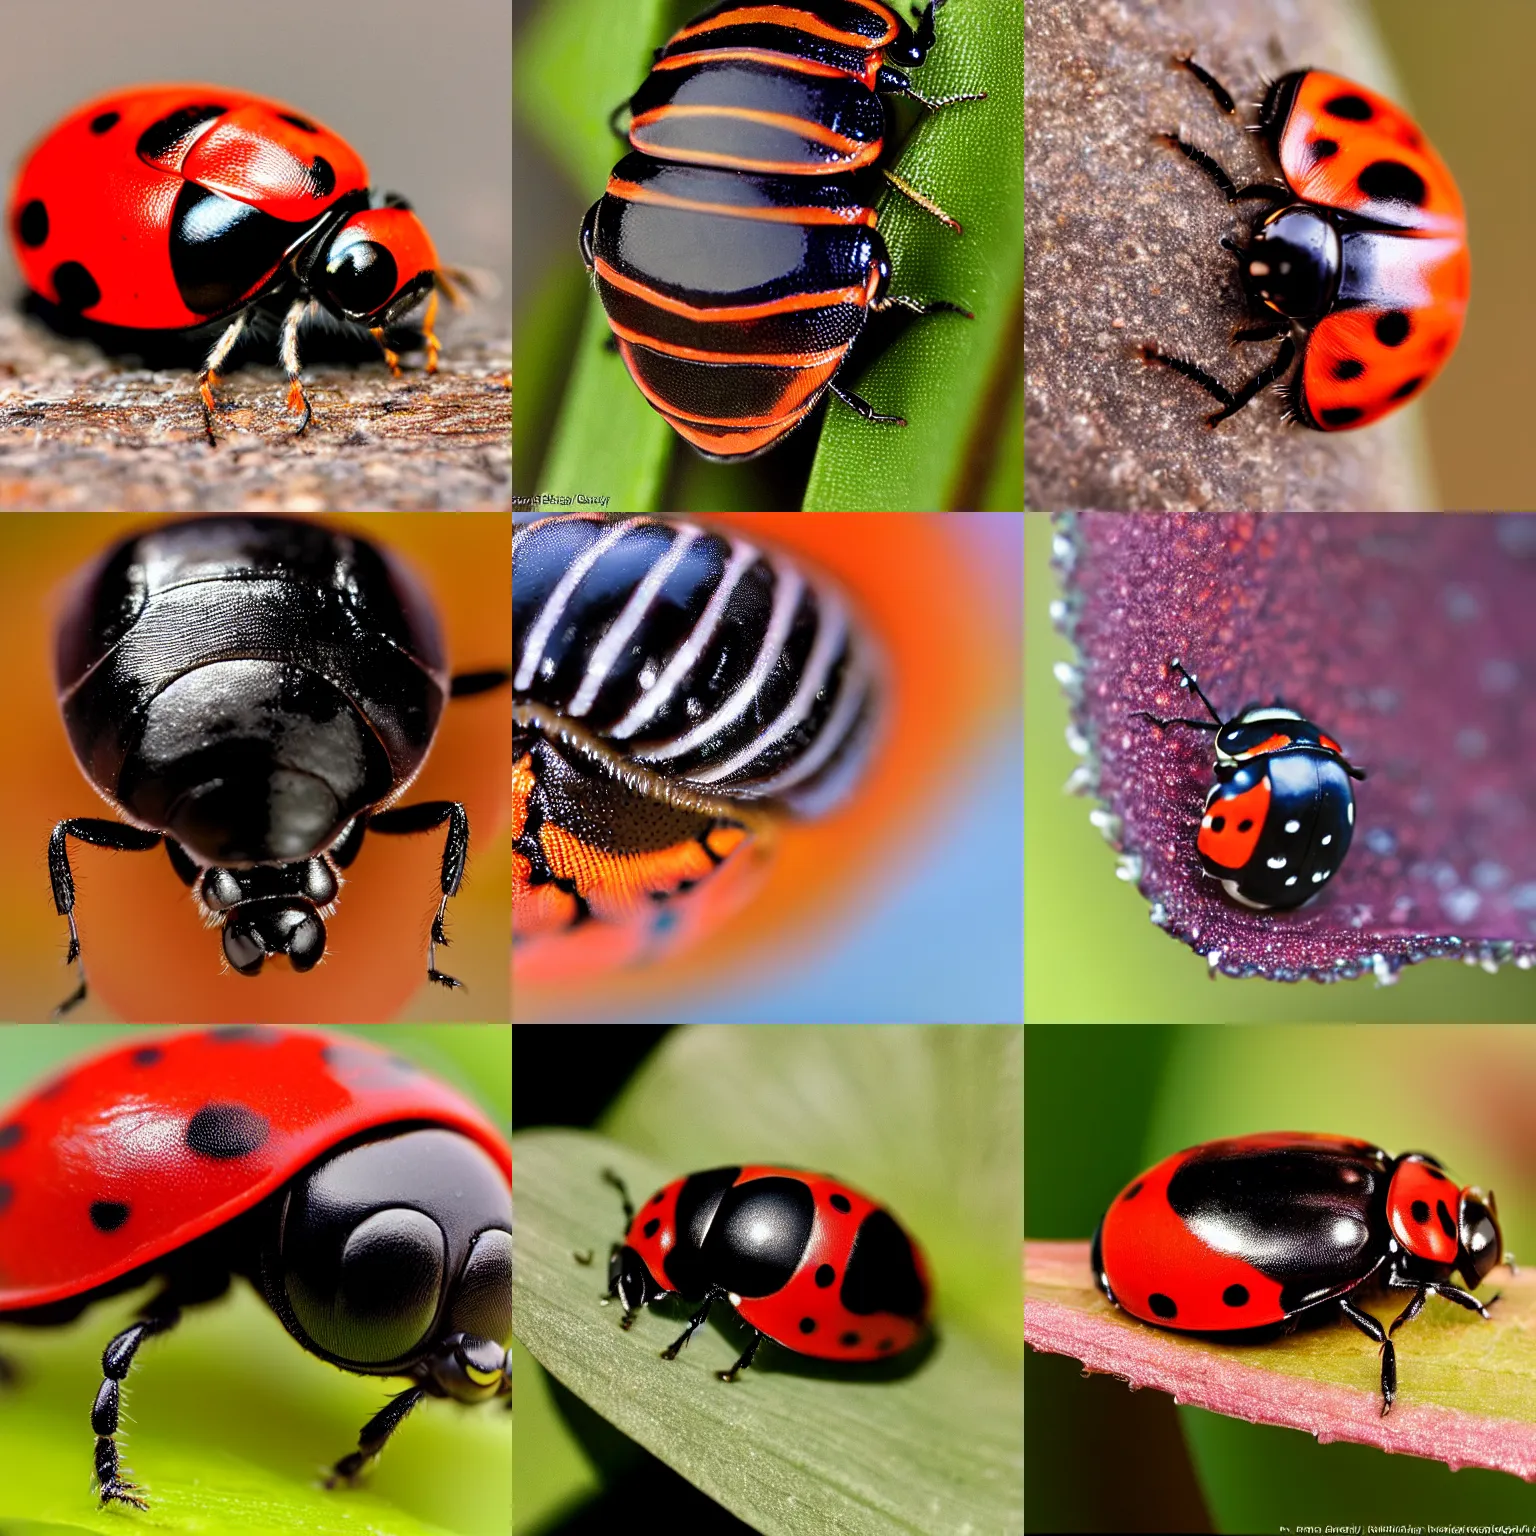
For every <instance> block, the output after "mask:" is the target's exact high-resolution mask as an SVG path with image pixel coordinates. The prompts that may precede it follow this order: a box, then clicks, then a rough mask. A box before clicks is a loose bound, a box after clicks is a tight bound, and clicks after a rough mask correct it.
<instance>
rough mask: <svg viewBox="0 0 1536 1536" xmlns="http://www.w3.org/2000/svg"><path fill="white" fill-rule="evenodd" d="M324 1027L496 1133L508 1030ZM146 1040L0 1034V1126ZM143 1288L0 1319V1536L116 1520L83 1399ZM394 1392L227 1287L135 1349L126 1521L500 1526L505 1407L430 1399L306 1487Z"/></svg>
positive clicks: (457, 1533) (204, 1525) (507, 1454)
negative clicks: (14, 1110)
mask: <svg viewBox="0 0 1536 1536" xmlns="http://www.w3.org/2000/svg"><path fill="white" fill-rule="evenodd" d="M329 1032H330V1033H336V1034H355V1035H360V1036H362V1037H364V1038H366V1039H369V1040H372V1041H374V1042H376V1043H378V1044H380V1045H383V1046H385V1047H387V1048H388V1049H390V1050H392V1051H397V1052H399V1053H400V1054H401V1055H402V1056H407V1057H409V1058H410V1059H411V1060H412V1061H414V1062H416V1063H418V1064H419V1065H420V1066H421V1067H423V1068H424V1069H425V1070H427V1071H430V1072H432V1073H433V1074H434V1075H435V1076H437V1077H439V1078H441V1079H442V1080H443V1081H445V1082H447V1083H450V1084H452V1085H453V1086H454V1087H456V1088H458V1089H459V1090H460V1091H461V1092H463V1093H465V1094H467V1095H468V1096H469V1097H470V1098H472V1099H474V1100H475V1101H476V1102H478V1103H479V1104H480V1105H481V1106H482V1107H483V1108H484V1109H485V1110H486V1111H487V1112H488V1113H489V1114H490V1115H491V1117H492V1118H493V1119H494V1120H495V1121H496V1122H497V1123H498V1124H502V1125H510V1120H511V1111H512V1043H511V1034H512V1027H511V1025H510V1024H487V1025H475V1024H463V1025H458V1024H437V1025H430V1024H429V1025H408V1024H396V1025H379V1026H375V1027H370V1028H357V1029H335V1030H332V1031H329ZM161 1033H163V1032H162V1031H157V1030H146V1029H144V1028H142V1027H137V1026H131V1025H130V1026H122V1025H92V1024H75V1025H59V1024H52V1025H49V1024H39V1025H29V1024H16V1025H10V1026H7V1027H6V1028H4V1029H0V1119H3V1118H4V1113H5V1107H6V1106H7V1105H8V1104H10V1103H12V1102H14V1101H15V1100H16V1099H17V1098H18V1097H19V1096H20V1095H22V1094H23V1093H24V1092H26V1091H27V1090H28V1089H29V1088H30V1087H32V1086H33V1085H35V1084H37V1083H39V1082H41V1081H43V1080H45V1079H46V1078H47V1077H48V1076H50V1075H51V1074H52V1073H53V1071H54V1070H55V1069H56V1068H57V1067H58V1066H59V1065H60V1064H62V1063H63V1062H66V1061H68V1060H71V1059H73V1058H75V1057H78V1056H81V1055H88V1054H90V1053H91V1052H92V1051H94V1050H96V1049H98V1048H105V1047H107V1046H108V1045H110V1044H112V1043H113V1042H115V1041H117V1040H121V1039H128V1038H132V1039H134V1040H149V1039H153V1038H155V1037H156V1036H157V1035H159V1034H161ZM146 1294H148V1292H147V1291H144V1292H131V1293H129V1294H127V1295H125V1296H120V1297H115V1298H112V1299H110V1300H108V1301H104V1302H102V1303H101V1304H100V1305H99V1306H96V1307H93V1308H89V1309H87V1311H86V1312H85V1313H84V1314H83V1315H82V1316H81V1317H80V1318H79V1319H77V1320H76V1321H75V1322H73V1323H70V1324H68V1325H66V1326H63V1327H59V1328H48V1329H30V1328H29V1329H19V1328H6V1327H3V1326H0V1352H3V1353H4V1355H5V1356H6V1358H7V1359H8V1360H10V1361H11V1362H13V1363H14V1364H15V1365H16V1367H17V1368H18V1371H19V1372H20V1379H19V1381H18V1383H17V1384H16V1385H15V1386H14V1387H8V1388H5V1389H4V1390H3V1391H0V1529H3V1530H4V1531H5V1532H6V1533H8V1536H9V1533H12V1532H15V1533H17V1536H19V1533H21V1532H22V1531H32V1530H36V1531H38V1532H42V1531H44V1530H47V1531H49V1532H53V1531H64V1530H66V1529H67V1530H69V1531H77V1530H78V1531H98V1530H99V1531H122V1530H125V1529H126V1528H127V1527H126V1526H125V1524H124V1512H123V1511H122V1510H121V1509H113V1510H108V1511H98V1509H97V1501H96V1497H95V1494H94V1491H93V1490H92V1488H91V1482H90V1473H91V1445H92V1440H91V1427H90V1404H91V1399H92V1397H93V1395H94V1393H95V1391H96V1388H97V1387H98V1386H99V1384H100V1381H101V1367H100V1360H101V1350H102V1347H103V1345H105V1343H106V1342H107V1340H108V1339H109V1338H110V1337H111V1336H112V1335H113V1333H115V1332H116V1331H117V1330H118V1329H119V1328H121V1327H123V1326H124V1325H125V1324H126V1322H127V1321H128V1320H129V1319H131V1317H132V1316H133V1305H134V1303H135V1301H137V1300H138V1299H139V1298H140V1297H141V1296H143V1295H146ZM399 1386H400V1383H399V1382H398V1381H392V1380H385V1379H380V1378H375V1377H367V1376H354V1375H350V1374H348V1373H347V1372H344V1371H340V1370H337V1369H336V1368H334V1367H333V1366H331V1365H328V1364H327V1363H325V1362H324V1361H322V1360H319V1359H316V1358H315V1357H313V1356H311V1355H308V1354H306V1353H305V1352H304V1351H303V1349H301V1348H300V1346H299V1345H298V1344H297V1343H296V1342H295V1341H294V1340H293V1339H291V1338H290V1337H289V1336H288V1334H287V1332H286V1331H285V1329H284V1328H283V1325H282V1323H280V1322H279V1321H278V1319H277V1318H276V1317H274V1316H273V1314H272V1313H271V1312H270V1311H269V1310H268V1309H267V1307H266V1306H265V1305H263V1303H262V1302H261V1301H260V1300H259V1299H257V1297H256V1296H255V1294H254V1293H253V1292H252V1290H251V1288H250V1287H249V1286H248V1285H246V1284H245V1283H244V1282H243V1281H238V1280H237V1281H236V1282H235V1284H234V1286H233V1287H232V1289H231V1292H230V1294H229V1296H227V1297H226V1298H224V1299H223V1300H221V1301H218V1302H214V1303H211V1304H209V1305H208V1306H206V1307H201V1308H195V1309H192V1310H190V1311H189V1312H188V1313H187V1314H186V1316H185V1318H184V1319H183V1321H182V1323H181V1326H180V1327H179V1328H177V1329H176V1331H175V1332H174V1333H173V1334H171V1335H170V1336H169V1337H167V1338H164V1339H158V1340H155V1341H153V1342H152V1343H150V1344H149V1345H146V1347H145V1349H144V1351H143V1352H142V1354H141V1355H140V1356H139V1359H138V1362H137V1364H136V1365H135V1368H134V1371H133V1374H132V1376H131V1378H130V1380H129V1382H128V1389H127V1393H126V1397H125V1408H124V1424H125V1427H126V1430H127V1433H126V1434H125V1435H123V1436H122V1437H121V1439H122V1443H123V1446H124V1453H125V1457H124V1459H125V1462H126V1463H127V1464H128V1465H130V1466H131V1467H133V1468H134V1470H135V1471H136V1473H137V1474H138V1475H139V1478H140V1480H141V1481H142V1482H143V1483H144V1484H145V1485H146V1486H147V1487H148V1489H149V1493H150V1497H151V1499H152V1501H153V1502H152V1507H151V1513H150V1514H149V1515H148V1516H134V1517H133V1518H135V1519H137V1520H138V1521H140V1522H141V1523H142V1522H144V1521H146V1520H147V1521H148V1522H149V1523H150V1524H151V1525H152V1526H153V1528H154V1529H155V1530H156V1531H189V1532H190V1531H198V1532H202V1533H207V1536H226V1533H228V1536H233V1533H235V1532H241V1533H255V1532H261V1533H265V1532H267V1531H269V1530H272V1531H293V1530H297V1529H302V1530H304V1531H306V1532H308V1533H310V1536H329V1533H331V1532H333V1531H335V1532H340V1531H343V1530H344V1531H362V1530H364V1529H366V1530H368V1531H371V1532H376V1533H378V1536H441V1533H444V1532H451V1533H453V1536H506V1533H507V1530H508V1527H509V1525H510V1522H511V1508H512V1456H511V1439H512V1415H511V1414H510V1413H507V1412H506V1411H505V1409H504V1406H503V1405H502V1404H501V1403H495V1404H490V1405H485V1406H482V1407H478V1408H474V1409H465V1408H461V1407H460V1406H459V1405H457V1404H453V1403H445V1402H437V1401H434V1400H428V1401H427V1402H425V1403H423V1404H422V1406H421V1407H419V1408H418V1409H417V1410H416V1411H415V1412H414V1413H413V1414H412V1415H411V1418H410V1420H409V1421H408V1422H407V1423H406V1424H405V1425H404V1426H403V1427H402V1428H401V1430H400V1431H399V1433H398V1434H397V1435H396V1436H395V1438H394V1439H393V1440H392V1441H391V1443H390V1445H389V1448H388V1450H387V1451H386V1452H385V1453H384V1455H383V1456H381V1457H380V1459H379V1462H378V1464H377V1465H376V1466H375V1468H374V1469H373V1471H372V1473H371V1474H370V1475H369V1477H368V1479H367V1481H366V1483H365V1485H364V1486H362V1487H360V1488H358V1489H356V1490H348V1491H346V1492H337V1493H328V1492H326V1491H324V1490H323V1489H322V1488H321V1486H320V1474H321V1472H322V1470H323V1469H324V1468H325V1467H327V1466H328V1465H329V1464H330V1463H332V1462H333V1461H335V1460H336V1458H337V1457H338V1456H341V1455H344V1454H345V1453H346V1452H347V1451H349V1450H350V1449H351V1448H352V1447H353V1446H355V1445H356V1443H357V1433H358V1431H359V1430H360V1429H361V1428H362V1426H363V1424H364V1423H365V1422H366V1420H367V1419H368V1418H369V1417H370V1416H371V1415H372V1414H373V1413H375V1412H377V1411H378V1409H379V1408H380V1406H382V1404H383V1403H384V1401H385V1400H386V1399H387V1397H388V1396H389V1395H390V1394H391V1393H393V1392H395V1391H398V1390H399ZM23 1517H30V1518H23ZM33 1520H36V1521H40V1522H43V1523H41V1524H36V1525H34V1524H32V1523H31V1522H32V1521H33ZM50 1521H53V1522H57V1523H53V1524H50V1523H48V1522H50ZM66 1522H67V1523H66ZM146 1528H147V1527H146Z"/></svg>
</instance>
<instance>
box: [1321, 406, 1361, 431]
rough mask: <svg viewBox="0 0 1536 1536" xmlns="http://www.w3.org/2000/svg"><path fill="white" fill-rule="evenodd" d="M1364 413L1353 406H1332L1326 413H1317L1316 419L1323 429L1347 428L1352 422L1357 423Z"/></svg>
mask: <svg viewBox="0 0 1536 1536" xmlns="http://www.w3.org/2000/svg"><path fill="white" fill-rule="evenodd" d="M1363 415H1365V412H1364V411H1362V410H1360V409H1359V408H1358V407H1357V406H1353V405H1334V406H1330V407H1329V408H1328V409H1327V410H1326V411H1320V412H1319V413H1318V419H1319V420H1320V421H1321V422H1322V424H1323V425H1324V426H1325V427H1347V426H1348V425H1349V424H1350V423H1351V422H1353V421H1359V420H1360V418H1361V417H1362V416H1363Z"/></svg>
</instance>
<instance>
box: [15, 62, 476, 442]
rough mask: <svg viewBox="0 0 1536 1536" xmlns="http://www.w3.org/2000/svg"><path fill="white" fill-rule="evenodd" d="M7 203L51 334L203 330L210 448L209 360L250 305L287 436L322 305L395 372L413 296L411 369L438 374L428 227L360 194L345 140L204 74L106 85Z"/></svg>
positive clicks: (52, 139) (214, 360)
mask: <svg viewBox="0 0 1536 1536" xmlns="http://www.w3.org/2000/svg"><path fill="white" fill-rule="evenodd" d="M10 214H11V216H10V227H11V239H12V243H13V245H14V247H15V251H16V260H17V262H18V264H19V265H20V267H21V272H22V276H23V277H24V278H25V279H26V283H27V286H28V287H29V288H30V289H31V290H32V292H33V293H34V294H35V295H37V296H38V298H40V299H41V300H42V301H43V305H42V307H43V309H44V311H45V313H51V314H53V315H54V316H55V317H56V318H57V319H58V320H59V321H61V322H62V323H64V324H65V325H66V326H67V327H69V328H74V329H80V328H89V327H97V328H99V329H100V330H101V331H102V333H103V334H104V335H105V334H111V335H113V336H114V337H115V338H116V339H117V340H118V341H120V342H121V343H123V344H124V345H125V346H127V347H131V346H132V344H133V343H134V342H135V340H138V341H139V342H141V343H143V342H147V341H148V340H149V339H150V337H149V334H148V333H154V332H161V333H163V332H167V331H178V332H191V331H194V330H196V329H200V328H203V327H208V328H209V332H208V335H209V339H212V346H211V347H210V348H209V350H208V352H207V356H206V359H205V361H204V364H203V371H202V376H201V378H200V380H199V391H200V393H201V396H202V404H203V413H204V425H205V428H206V431H207V435H208V440H209V442H210V444H211V443H213V442H214V441H215V438H214V420H215V413H216V406H215V402H214V396H213V390H214V388H215V386H216V385H217V384H218V382H219V369H220V368H222V367H223V366H224V364H225V362H226V361H227V359H228V358H229V356H230V354H231V353H232V352H233V351H234V348H235V345H236V343H237V342H238V341H239V340H240V338H241V334H242V332H243V331H245V329H246V328H247V326H249V325H250V324H251V322H252V321H253V319H255V318H256V317H257V315H258V314H259V313H265V314H269V315H271V316H274V317H275V316H277V315H281V316H282V320H281V332H280V340H279V345H278V351H279V355H280V358H281V361H282V365H283V367H284V369H285V370H286V371H287V374H288V409H289V410H290V411H293V412H296V413H297V414H298V415H299V416H300V421H299V426H298V432H303V431H304V430H305V428H306V427H308V425H309V422H310V416H311V411H310V405H309V397H308V396H307V395H306V394H305V391H304V385H303V383H302V381H301V379H300V376H299V332H300V330H301V329H302V328H303V327H304V326H305V325H306V324H308V323H309V322H311V321H312V320H314V319H316V318H318V317H319V316H320V314H321V313H322V312H323V313H324V314H325V315H326V316H327V317H329V320H330V321H331V322H334V323H335V324H336V325H339V326H341V327H342V328H343V329H346V328H352V329H353V330H359V328H364V329H366V330H367V331H368V332H369V333H371V334H372V336H373V338H374V340H375V342H377V344H378V347H379V350H380V352H381V353H382V355H383V357H384V360H385V362H386V363H387V364H388V365H389V368H390V371H391V372H392V373H393V374H395V375H396V376H398V375H399V373H400V360H399V357H398V356H397V354H396V353H395V351H394V350H393V349H392V348H391V346H390V345H389V335H388V333H389V332H390V330H391V329H392V328H393V327H395V326H396V325H398V323H399V322H400V321H401V320H402V319H403V317H404V316H405V315H406V314H408V313H409V312H410V311H411V310H412V309H414V308H415V307H416V306H417V305H418V304H419V303H421V302H422V301H423V300H426V303H427V309H426V316H425V320H424V322H423V325H422V332H423V335H424V337H425V341H426V348H427V361H426V371H427V372H428V373H433V372H435V371H436V369H437V358H438V351H439V347H438V342H437V338H436V336H435V335H434V333H433V323H434V321H435V318H436V313H437V291H438V290H439V289H441V290H442V291H443V292H445V293H446V294H448V296H449V298H450V299H453V298H455V290H454V286H453V283H452V280H451V279H450V278H449V276H448V275H447V274H446V273H445V271H444V270H443V267H442V265H441V263H440V262H439V261H438V258H437V251H436V250H435V249H434V247H433V245H432V240H431V237H430V236H429V235H428V234H427V231H426V229H425V227H424V226H423V224H422V222H421V220H420V219H419V218H417V216H416V215H415V214H414V213H413V212H412V211H411V205H410V204H409V203H408V202H406V200H405V199H404V198H402V197H399V196H397V195H396V194H394V193H392V192H390V193H383V194H380V193H377V192H374V191H372V190H371V189H370V188H369V185H368V170H367V167H366V166H365V165H364V164H363V161H362V159H361V157H360V156H359V155H358V153H357V151H356V150H354V149H353V148H352V146H351V145H350V144H348V143H347V142H346V140H345V139H343V138H341V137H340V136H339V135H338V134H336V133H334V132H332V131H331V130H330V129H329V128H326V127H324V126H323V125H322V124H320V123H318V122H316V121H315V120H314V119H313V118H312V117H309V116H307V115H306V114H304V113H300V112H296V111H295V110H294V109H293V108H292V107H289V106H285V105H284V104H283V103H282V102H278V101H272V100H270V99H269V98H267V97H265V96H255V95H252V94H251V93H250V92H249V91H236V90H230V89H228V88H227V87H225V86H219V85H141V86H128V87H125V88H124V89H122V90H118V91H114V92H113V93H112V94H111V95H109V96H103V97H101V98H99V99H98V100H96V101H92V102H89V103H87V104H86V105H85V106H83V107H79V108H77V109H76V110H75V111H74V112H72V113H70V115H69V116H68V117H66V118H64V119H63V121H62V122H60V123H58V124H57V125H56V126H55V127H54V128H52V129H51V130H50V131H49V132H48V133H47V134H46V135H45V136H44V137H43V138H42V139H41V140H40V141H39V142H38V143H37V145H36V146H35V147H34V148H33V149H32V151H31V153H30V154H29V155H28V156H27V158H26V160H25V161H24V162H23V164H22V167H21V171H20V173H19V174H18V176H17V178H16V184H15V187H14V188H13V190H12V193H11V209H10ZM215 336H216V339H213V338H214V337H215ZM198 339H199V341H200V340H201V339H202V338H198ZM296 435H297V434H296Z"/></svg>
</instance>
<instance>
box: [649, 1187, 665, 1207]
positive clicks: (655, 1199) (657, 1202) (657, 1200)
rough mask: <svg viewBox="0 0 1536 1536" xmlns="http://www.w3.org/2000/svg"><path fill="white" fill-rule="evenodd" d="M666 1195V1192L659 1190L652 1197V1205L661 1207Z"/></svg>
mask: <svg viewBox="0 0 1536 1536" xmlns="http://www.w3.org/2000/svg"><path fill="white" fill-rule="evenodd" d="M665 1194H666V1190H664V1189H658V1190H657V1191H656V1193H655V1194H654V1195H652V1196H651V1204H652V1205H660V1204H661V1199H662V1196H663V1195H665Z"/></svg>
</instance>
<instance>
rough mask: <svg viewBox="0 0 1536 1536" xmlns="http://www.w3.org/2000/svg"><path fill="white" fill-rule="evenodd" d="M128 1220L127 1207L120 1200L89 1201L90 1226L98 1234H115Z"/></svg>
mask: <svg viewBox="0 0 1536 1536" xmlns="http://www.w3.org/2000/svg"><path fill="white" fill-rule="evenodd" d="M127 1220H128V1207H127V1206H126V1205H124V1204H123V1202H122V1201H121V1200H93V1201H91V1225H92V1226H93V1227H95V1228H96V1230H97V1231H98V1232H116V1231H117V1229H118V1228H119V1227H120V1226H122V1224H123V1223H124V1222H125V1221H127Z"/></svg>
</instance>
